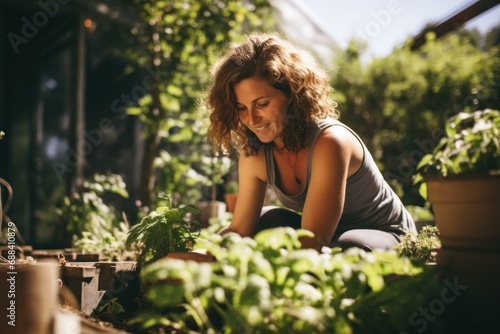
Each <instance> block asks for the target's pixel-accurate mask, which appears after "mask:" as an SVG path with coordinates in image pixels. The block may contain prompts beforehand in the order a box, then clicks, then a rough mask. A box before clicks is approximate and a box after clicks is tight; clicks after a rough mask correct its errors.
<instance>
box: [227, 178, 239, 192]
mask: <svg viewBox="0 0 500 334" xmlns="http://www.w3.org/2000/svg"><path fill="white" fill-rule="evenodd" d="M238 188H239V185H238V182H237V181H234V180H230V181H228V182H227V183H226V185H225V186H224V189H225V190H226V193H227V194H236V193H238Z"/></svg>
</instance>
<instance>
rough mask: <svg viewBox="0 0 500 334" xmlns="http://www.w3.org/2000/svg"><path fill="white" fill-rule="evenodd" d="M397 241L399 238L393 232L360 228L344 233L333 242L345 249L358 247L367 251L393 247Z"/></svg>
mask: <svg viewBox="0 0 500 334" xmlns="http://www.w3.org/2000/svg"><path fill="white" fill-rule="evenodd" d="M397 243H398V238H397V237H396V236H395V235H394V234H393V233H391V232H385V231H380V230H369V229H359V230H349V231H346V232H344V233H342V234H341V235H340V236H339V237H338V238H336V239H335V240H334V242H333V243H332V244H333V246H338V247H340V248H342V249H343V250H344V249H347V248H351V247H358V248H362V249H364V250H366V251H372V250H374V249H391V248H392V247H394V246H395V245H396V244H397Z"/></svg>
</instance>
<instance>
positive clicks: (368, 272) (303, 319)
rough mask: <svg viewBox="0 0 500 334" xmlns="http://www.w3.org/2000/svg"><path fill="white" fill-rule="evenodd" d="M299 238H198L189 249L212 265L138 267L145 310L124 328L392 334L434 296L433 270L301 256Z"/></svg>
mask: <svg viewBox="0 0 500 334" xmlns="http://www.w3.org/2000/svg"><path fill="white" fill-rule="evenodd" d="M309 233H310V232H308V231H305V230H297V231H296V230H293V229H291V228H275V229H270V230H264V231H262V232H260V233H259V234H257V235H256V236H255V237H254V238H253V239H252V238H247V237H245V238H242V237H240V236H239V235H237V234H235V233H228V234H226V235H224V236H219V235H210V236H209V237H208V238H205V235H203V236H202V237H201V238H200V239H199V240H198V241H197V243H196V247H201V248H203V249H205V250H207V251H208V252H210V254H212V255H214V256H215V258H216V259H217V260H216V261H215V262H211V263H197V262H194V261H182V260H177V259H162V260H159V261H156V262H155V263H153V264H151V265H148V266H146V267H145V268H143V269H142V270H141V274H140V278H141V280H142V282H143V283H145V284H148V285H149V286H151V288H150V289H149V290H148V291H147V292H146V294H145V297H146V299H147V300H148V301H149V302H151V303H152V304H153V305H154V308H155V312H145V311H144V312H143V313H140V314H139V315H138V316H136V317H135V318H133V319H132V320H131V321H130V324H141V325H142V326H143V327H145V328H150V327H154V326H174V325H175V326H179V325H180V326H181V328H183V329H185V330H186V331H189V330H195V331H199V332H203V333H282V332H284V331H288V332H290V333H352V332H359V333H389V332H391V333H392V332H396V331H397V330H403V329H406V328H407V327H408V326H409V322H408V317H409V316H410V315H411V314H412V313H413V312H415V310H418V308H419V307H420V306H421V305H426V303H428V300H429V298H430V297H431V296H432V295H434V293H437V292H436V287H437V286H438V282H437V280H436V279H435V277H436V273H435V270H436V268H431V267H423V266H422V267H419V266H416V265H415V264H413V263H412V262H411V260H410V259H408V258H404V257H399V256H398V255H397V253H396V252H395V251H374V252H371V253H368V252H365V251H363V250H362V249H358V248H352V249H348V250H346V251H345V252H339V249H330V248H326V247H325V248H323V250H322V252H317V251H315V250H312V249H301V247H300V242H299V237H300V236H302V235H308V234H309ZM389 280H390V281H391V283H390V284H389V283H388V281H389Z"/></svg>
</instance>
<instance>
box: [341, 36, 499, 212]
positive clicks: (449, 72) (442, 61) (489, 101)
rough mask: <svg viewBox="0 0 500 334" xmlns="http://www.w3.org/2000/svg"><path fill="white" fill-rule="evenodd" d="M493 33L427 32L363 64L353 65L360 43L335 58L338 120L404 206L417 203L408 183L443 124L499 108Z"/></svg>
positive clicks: (357, 60)
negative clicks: (416, 42)
mask: <svg viewBox="0 0 500 334" xmlns="http://www.w3.org/2000/svg"><path fill="white" fill-rule="evenodd" d="M495 33H496V34H497V35H498V29H494V30H492V31H491V32H490V34H488V35H487V36H486V37H482V39H481V37H478V34H477V32H476V33H474V32H468V31H459V32H455V33H451V34H449V35H447V36H445V37H444V38H441V39H439V40H437V39H435V38H434V36H433V35H432V34H429V35H428V37H427V38H428V39H427V43H426V44H425V45H424V46H423V47H422V48H421V49H419V50H417V51H411V50H410V47H409V44H408V45H407V46H405V47H402V48H399V49H395V50H394V52H393V53H391V54H390V55H388V56H387V57H384V58H380V59H375V60H373V61H371V62H369V63H368V64H365V63H363V62H362V61H361V58H362V55H363V49H364V47H363V45H362V44H361V43H359V42H356V41H352V42H351V44H350V45H349V47H348V49H347V50H346V51H345V52H344V53H342V54H340V55H339V56H338V57H337V58H336V59H335V66H336V72H337V75H335V76H334V78H333V80H332V86H333V87H334V88H335V90H336V91H335V95H334V96H335V98H336V99H337V101H338V102H339V104H340V105H339V109H340V112H341V120H342V121H344V122H345V123H347V124H348V125H349V126H351V127H352V128H353V129H355V130H356V131H357V132H358V133H359V134H360V136H361V137H362V138H363V140H364V141H365V143H366V145H367V146H368V148H369V149H370V151H371V152H372V154H373V155H374V158H375V161H377V163H379V167H380V168H381V169H382V171H383V172H384V176H385V177H386V179H387V180H388V181H389V182H390V183H391V185H392V186H393V187H394V188H395V189H396V190H397V191H398V192H399V194H400V195H402V196H403V202H404V203H405V204H420V205H421V204H423V200H422V198H421V197H420V196H419V195H418V191H417V189H416V187H414V186H413V185H412V178H413V176H414V175H415V170H416V167H417V165H418V163H419V161H420V159H421V158H422V157H423V156H424V155H425V154H426V153H430V152H431V151H432V149H433V148H434V147H435V146H436V145H437V143H438V142H439V140H440V138H441V137H442V136H443V135H444V129H445V121H446V119H447V118H449V117H450V116H452V115H454V114H456V113H458V112H461V111H465V112H470V111H474V110H479V109H485V108H493V109H498V107H499V106H500V100H499V91H500V89H499V88H500V48H499V46H498V38H497V39H495V38H494V36H495ZM483 40H484V41H486V42H482V41H483ZM495 41H496V42H495ZM494 43H497V44H496V45H495V44H494ZM482 44H484V45H485V46H484V47H480V45H482Z"/></svg>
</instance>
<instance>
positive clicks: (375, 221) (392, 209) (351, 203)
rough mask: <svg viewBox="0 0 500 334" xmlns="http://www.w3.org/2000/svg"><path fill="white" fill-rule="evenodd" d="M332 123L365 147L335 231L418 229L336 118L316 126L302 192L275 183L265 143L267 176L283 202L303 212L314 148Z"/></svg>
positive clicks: (367, 154)
mask: <svg viewBox="0 0 500 334" xmlns="http://www.w3.org/2000/svg"><path fill="white" fill-rule="evenodd" d="M330 126H342V127H344V128H346V129H347V130H349V131H350V132H351V133H352V134H353V135H354V136H355V137H356V138H357V139H358V140H359V142H360V143H361V146H362V147H363V162H362V164H361V167H360V168H359V169H358V170H357V171H356V172H355V173H354V174H353V175H351V176H350V177H349V178H348V179H347V184H346V193H345V202H344V209H343V211H342V215H341V218H340V222H339V225H338V227H337V230H336V231H335V234H336V235H338V234H341V233H343V232H345V231H348V230H352V229H377V230H382V231H387V232H395V233H397V234H403V233H404V232H405V231H413V232H416V228H415V223H414V221H413V219H412V217H411V215H410V213H409V212H408V211H407V210H406V208H405V207H404V205H403V203H402V202H401V200H400V199H399V197H398V196H397V195H396V193H394V191H393V190H392V188H391V187H390V186H389V184H388V183H387V182H386V181H385V179H384V177H383V175H382V173H380V170H379V169H378V167H377V165H376V164H375V161H374V160H373V157H372V156H371V154H370V152H369V151H368V149H367V148H366V146H365V145H364V143H363V141H362V140H361V138H360V137H359V136H358V135H357V134H356V133H355V132H354V131H353V130H351V129H350V128H349V127H347V126H346V125H344V124H342V123H340V122H339V121H336V120H333V119H324V120H321V121H319V122H318V125H317V128H316V129H315V130H313V133H312V140H311V142H310V144H309V147H308V158H307V177H306V182H305V186H304V188H303V190H302V192H300V193H299V194H297V195H294V196H288V195H286V194H284V193H283V192H282V191H281V189H279V187H278V186H277V185H276V173H275V166H274V157H273V151H272V146H271V145H269V146H266V147H265V157H266V172H267V180H268V183H269V185H270V186H271V187H272V188H273V189H274V191H275V193H276V196H277V197H278V199H279V200H280V202H281V203H282V204H283V205H284V206H285V207H287V208H289V209H292V210H295V211H298V212H302V210H303V208H304V203H305V200H306V196H307V191H308V188H309V180H310V178H311V152H312V148H313V146H314V144H315V142H316V140H317V138H318V135H319V134H320V133H321V131H323V130H324V129H326V128H328V127H330Z"/></svg>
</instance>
